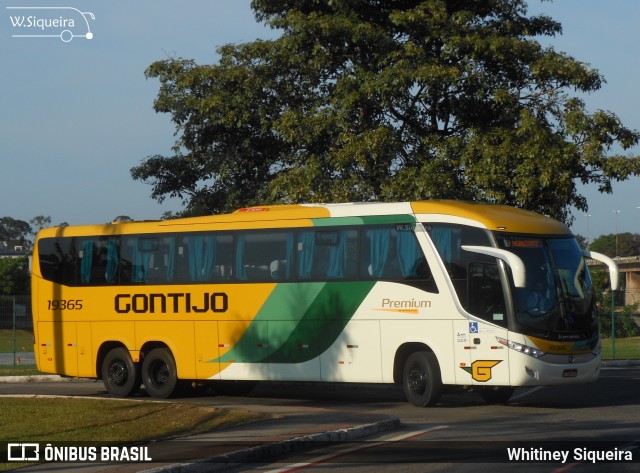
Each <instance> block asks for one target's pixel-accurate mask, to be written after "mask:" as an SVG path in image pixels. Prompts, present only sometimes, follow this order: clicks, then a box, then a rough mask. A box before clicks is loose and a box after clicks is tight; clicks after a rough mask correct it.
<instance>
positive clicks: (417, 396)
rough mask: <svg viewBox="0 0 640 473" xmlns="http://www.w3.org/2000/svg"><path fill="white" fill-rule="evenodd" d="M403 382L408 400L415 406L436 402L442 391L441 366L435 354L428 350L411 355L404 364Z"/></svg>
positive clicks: (424, 405) (429, 404)
mask: <svg viewBox="0 0 640 473" xmlns="http://www.w3.org/2000/svg"><path fill="white" fill-rule="evenodd" d="M402 384H403V387H404V395H405V396H406V398H407V401H409V402H410V403H411V404H413V405H414V406H418V407H426V406H431V405H433V404H435V403H436V402H437V401H438V399H439V398H440V394H441V392H442V379H441V378H440V368H439V366H438V360H437V359H436V357H435V355H434V354H433V353H431V352H428V351H419V352H415V353H412V354H411V355H409V357H408V358H407V361H406V362H405V364H404V370H403V373H402Z"/></svg>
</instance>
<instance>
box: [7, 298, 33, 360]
mask: <svg viewBox="0 0 640 473" xmlns="http://www.w3.org/2000/svg"><path fill="white" fill-rule="evenodd" d="M35 364H36V361H35V357H34V355H33V319H32V318H31V296H0V365H2V366H7V365H10V366H18V365H35Z"/></svg>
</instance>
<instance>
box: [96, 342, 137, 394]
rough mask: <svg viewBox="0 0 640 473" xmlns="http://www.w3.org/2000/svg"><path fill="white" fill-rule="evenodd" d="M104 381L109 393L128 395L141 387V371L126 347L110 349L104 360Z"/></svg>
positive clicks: (102, 371) (102, 368) (102, 370)
mask: <svg viewBox="0 0 640 473" xmlns="http://www.w3.org/2000/svg"><path fill="white" fill-rule="evenodd" d="M100 374H101V375H102V382H103V383H104V386H105V388H107V391H108V392H109V394H113V395H114V396H119V397H126V396H131V395H133V394H135V393H136V392H137V391H138V389H140V371H139V370H138V367H137V365H136V364H135V363H134V362H133V360H132V359H131V355H130V354H129V351H128V350H127V349H126V348H123V347H117V348H113V349H112V350H110V351H109V352H108V353H107V355H106V356H105V357H104V360H103V361H102V367H101V373H100Z"/></svg>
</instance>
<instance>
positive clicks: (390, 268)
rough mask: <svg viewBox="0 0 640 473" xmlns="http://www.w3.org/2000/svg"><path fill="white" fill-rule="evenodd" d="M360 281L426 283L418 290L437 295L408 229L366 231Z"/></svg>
mask: <svg viewBox="0 0 640 473" xmlns="http://www.w3.org/2000/svg"><path fill="white" fill-rule="evenodd" d="M361 261H362V263H361V274H362V277H363V278H365V279H367V278H372V279H378V280H384V281H397V282H403V281H407V282H408V281H429V284H421V285H420V287H421V289H424V290H426V291H429V292H438V291H437V287H436V286H435V282H433V277H432V274H431V269H430V268H429V265H428V264H427V260H426V258H425V257H424V254H423V252H422V249H421V248H420V245H419V243H418V241H417V239H416V236H415V233H414V232H413V229H412V228H405V227H403V226H400V227H382V226H380V227H370V228H368V229H367V230H366V232H365V234H364V238H363V243H362V256H361Z"/></svg>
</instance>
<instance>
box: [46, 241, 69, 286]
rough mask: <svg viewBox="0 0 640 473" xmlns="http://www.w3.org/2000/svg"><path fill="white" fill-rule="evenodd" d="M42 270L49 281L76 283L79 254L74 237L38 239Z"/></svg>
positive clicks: (66, 283) (65, 283)
mask: <svg viewBox="0 0 640 473" xmlns="http://www.w3.org/2000/svg"><path fill="white" fill-rule="evenodd" d="M38 254H39V258H40V271H41V273H42V277H43V278H44V279H46V280H47V281H52V282H56V283H58V284H64V285H66V286H75V285H76V269H77V266H78V264H77V256H78V252H77V250H76V239H75V238H74V237H67V238H65V237H58V238H43V239H42V240H39V241H38Z"/></svg>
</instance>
